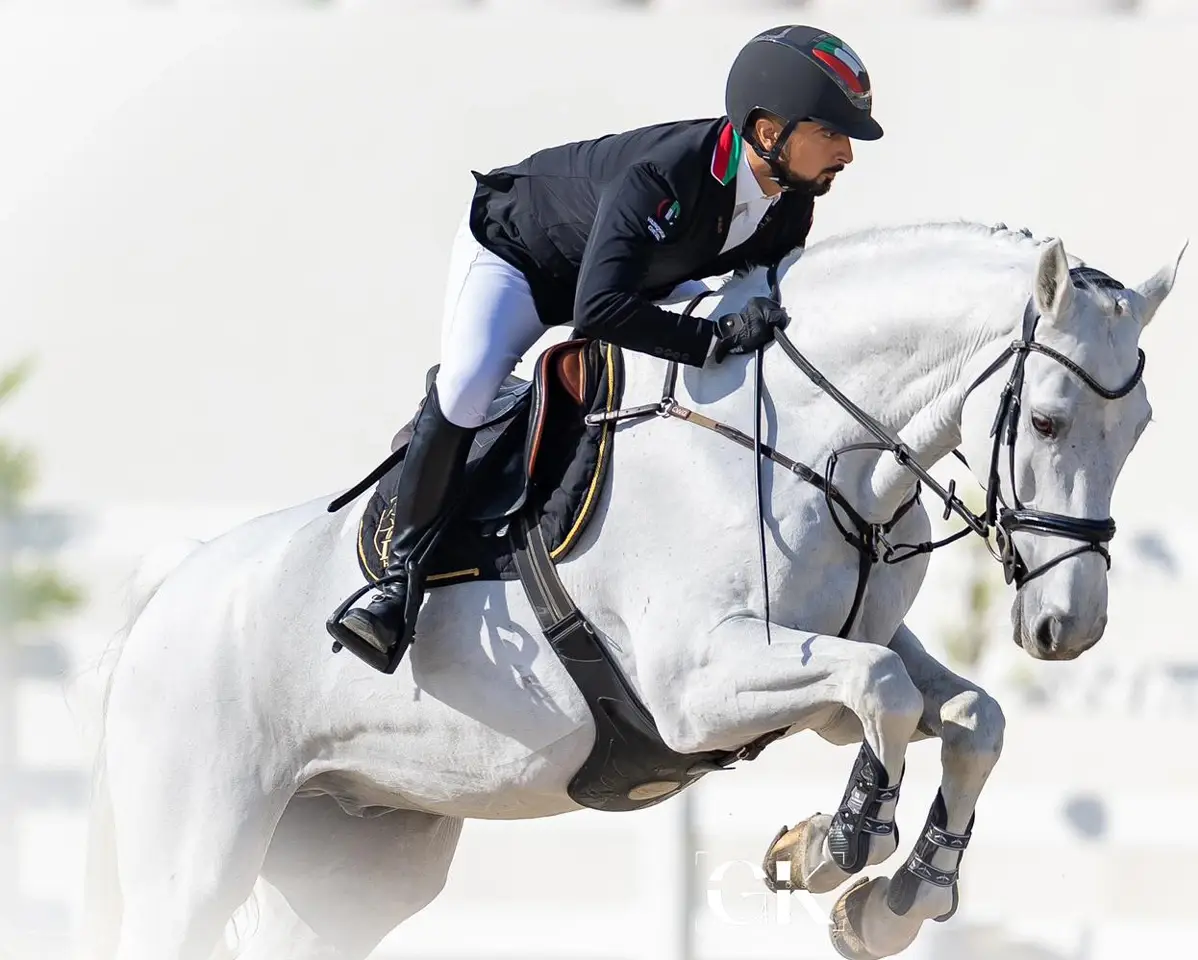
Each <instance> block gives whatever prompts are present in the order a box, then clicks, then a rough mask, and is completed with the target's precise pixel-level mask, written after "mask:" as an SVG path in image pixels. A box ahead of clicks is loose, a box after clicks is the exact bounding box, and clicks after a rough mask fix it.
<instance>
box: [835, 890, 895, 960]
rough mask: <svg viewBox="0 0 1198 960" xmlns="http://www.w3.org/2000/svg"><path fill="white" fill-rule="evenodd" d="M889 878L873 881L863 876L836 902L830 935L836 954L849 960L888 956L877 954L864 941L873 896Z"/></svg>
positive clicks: (872, 959) (870, 959) (865, 959)
mask: <svg viewBox="0 0 1198 960" xmlns="http://www.w3.org/2000/svg"><path fill="white" fill-rule="evenodd" d="M885 879H886V878H885V877H874V878H873V879H872V880H870V879H867V878H865V877H862V878H861V879H860V880H858V881H857V882H856V883H854V884H853V885H852V886H851V887H849V888H848V889H847V890H846V891H845V892H844V893H843V894H842V895H841V897H840V899H839V900H837V901H836V906H834V907H833V908H832V917H831V920H832V929H831V931H830V934H829V935H830V936H831V938H832V946H833V947H835V948H836V952H837V953H839V954H840V955H841V956H842V957H845V958H846V960H881V957H883V956H888V954H877V953H874V952H873V951H872V950H870V949H869V947H867V946H866V945H865V940H864V939H863V933H864V931H863V928H862V917H863V915H864V913H865V905H866V903H867V902H868V901H869V895H870V894H871V893H872V892H873V890H874V888H875V887H876V886H877V885H878V884H879V883H884V882H885Z"/></svg>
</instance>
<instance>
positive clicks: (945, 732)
mask: <svg viewBox="0 0 1198 960" xmlns="http://www.w3.org/2000/svg"><path fill="white" fill-rule="evenodd" d="M940 720H941V723H942V724H943V729H942V731H941V735H940V739H941V740H942V741H943V742H944V745H945V746H946V747H947V748H949V749H951V750H956V751H958V752H960V753H964V754H969V755H973V756H985V757H992V758H993V759H995V760H997V759H998V756H999V754H1001V753H1002V745H1003V734H1004V732H1005V731H1006V727H1007V718H1006V717H1005V716H1004V715H1003V711H1002V707H1000V706H999V705H998V701H997V700H995V699H994V698H993V697H992V696H990V694H988V693H986V691H984V690H979V689H973V690H966V691H964V692H962V693H959V694H958V695H957V696H955V697H953V698H952V699H951V700H949V701H948V702H947V703H946V704H945V705H944V707H943V708H942V709H941V712H940Z"/></svg>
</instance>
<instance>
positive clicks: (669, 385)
mask: <svg viewBox="0 0 1198 960" xmlns="http://www.w3.org/2000/svg"><path fill="white" fill-rule="evenodd" d="M1069 277H1070V281H1071V282H1072V283H1073V284H1074V285H1075V286H1079V287H1091V288H1093V289H1102V290H1124V289H1125V287H1124V286H1123V284H1121V283H1119V282H1118V281H1117V280H1114V279H1113V278H1111V277H1110V276H1108V275H1107V274H1105V273H1103V272H1102V271H1100V270H1096V269H1094V268H1092V267H1075V268H1073V269H1071V270H1070V271H1069ZM768 278H769V285H770V290H771V292H772V294H773V297H774V299H775V300H776V301H778V302H781V301H780V299H779V293H778V268H777V265H776V264H775V265H772V266H771V267H770V268H769V273H768ZM714 292H715V291H711V290H708V291H705V292H703V293H701V294H699V295H698V296H697V297H695V298H694V299H693V300H691V301H690V303H688V304H687V306H686V309H685V311H684V313H685V314H686V315H689V314H691V313H692V312H693V311H694V309H695V307H697V306H698V304H699V303H700V302H701V301H702V300H703V299H704V298H705V297H707V296H710V295H712V294H713V293H714ZM1039 320H1040V314H1039V313H1038V312H1037V311H1036V309H1035V304H1034V301H1032V300H1030V299H1029V301H1028V304H1027V306H1026V308H1025V309H1024V317H1023V329H1022V335H1021V336H1020V338H1019V339H1018V340H1013V341H1012V342H1011V343H1010V344H1008V345H1007V347H1006V348H1005V349H1004V350H1003V352H1002V353H1001V354H999V355H998V357H996V358H995V359H994V361H993V362H991V363H990V364H989V366H987V367H986V369H985V370H984V371H983V372H982V373H981V374H980V375H979V376H978V377H977V379H976V380H974V381H973V383H972V384H970V386H969V388H968V390H966V391H965V396H966V397H967V396H968V395H969V394H970V393H972V392H973V391H974V390H975V389H976V388H977V387H978V386H979V385H981V384H982V383H983V382H985V381H986V380H987V379H989V378H990V377H991V376H993V375H994V374H995V373H997V372H998V371H999V370H1001V369H1002V368H1003V367H1004V366H1005V365H1006V364H1007V362H1008V361H1011V360H1013V361H1014V362H1013V364H1012V367H1011V375H1010V377H1009V378H1008V380H1007V384H1006V387H1005V388H1004V389H1003V392H1002V396H1001V398H1000V400H999V406H998V410H997V412H996V413H995V417H994V423H993V425H992V427H991V429H990V435H991V436H992V437H993V438H994V444H993V447H992V452H991V456H990V471H989V478H988V482H987V487H986V507H985V512H984V513H982V514H980V515H979V514H975V513H974V512H973V511H971V510H970V509H969V508H968V507H967V506H966V505H965V504H964V503H963V502H962V501H961V499H960V498H959V497H958V496H957V494H956V482H955V481H950V482H949V485H948V487H947V488H946V487H944V486H942V485H941V484H940V483H939V482H938V481H937V480H936V479H935V478H934V477H933V476H932V475H931V474H930V473H929V472H928V471H927V470H926V469H924V467H923V466H921V465H920V464H919V462H918V461H917V460H916V459H915V457H914V455H913V454H912V452H911V450H910V448H909V447H907V445H906V444H904V443H902V442H901V441H900V440H898V438H896V437H895V436H893V435H892V434H891V433H890V431H889V430H888V429H887V428H886V427H885V426H883V425H882V424H881V423H879V422H878V421H877V420H876V419H874V418H873V417H872V416H870V415H869V414H868V413H866V412H865V411H864V410H862V409H861V408H860V407H858V406H857V405H856V404H855V403H853V402H852V401H851V400H849V398H848V397H846V396H845V395H844V394H843V393H841V392H840V391H839V390H838V389H837V388H836V387H835V386H834V385H833V384H832V383H831V382H829V381H828V379H827V378H826V377H824V375H823V374H822V373H820V371H819V370H818V369H817V368H816V367H815V366H814V365H813V364H812V363H811V361H810V360H808V359H807V358H806V357H805V356H803V354H802V353H801V352H800V351H799V350H798V348H797V347H795V345H794V343H792V342H791V340H790V338H789V337H788V336H787V335H786V334H785V332H784V331H782V330H781V329H775V331H774V342H775V343H776V344H777V345H778V346H779V348H780V349H781V350H782V352H783V353H785V354H786V356H787V357H788V358H789V359H790V360H791V362H792V363H793V364H794V365H795V366H796V367H798V368H799V369H800V370H801V371H802V372H803V373H804V374H806V376H807V377H808V378H809V379H810V380H811V381H812V382H813V383H815V384H816V386H818V387H819V388H820V389H821V390H823V391H824V392H825V393H826V394H828V396H830V397H831V398H832V399H833V400H834V401H835V402H836V403H837V404H838V405H839V406H840V407H841V408H842V409H843V410H844V411H845V412H846V413H848V414H849V415H850V416H852V417H853V418H854V419H855V420H856V421H857V422H858V423H859V424H861V425H862V426H863V427H864V428H865V429H866V430H867V431H869V433H870V434H872V435H873V436H874V437H875V438H876V439H875V440H874V441H872V442H865V443H856V444H851V445H848V446H845V447H840V448H838V449H837V450H834V451H833V452H832V453H831V454H830V455H829V457H828V462H827V465H826V468H825V470H824V473H823V474H822V475H821V474H819V473H817V472H816V471H814V470H813V469H811V468H810V467H808V466H806V465H805V464H802V463H799V462H798V461H796V460H792V459H791V458H790V457H787V456H786V455H785V454H782V453H779V452H778V451H777V450H775V449H773V448H772V447H770V446H768V445H766V444H763V443H762V442H761V435H760V430H761V412H762V390H763V381H762V360H763V356H764V349H765V348H764V347H761V348H759V349H758V351H757V355H756V366H757V376H756V378H755V390H754V392H755V410H756V414H757V415H756V417H755V423H754V436H752V437H750V436H748V435H747V434H745V433H744V432H743V431H740V430H738V429H736V428H735V427H731V426H728V425H727V424H724V423H720V422H719V421H716V420H712V419H711V418H710V417H707V416H704V415H703V414H700V413H697V412H695V411H693V410H689V409H687V408H686V407H683V406H682V405H681V404H679V403H678V401H677V400H676V399H675V398H674V390H675V385H676V383H677V377H678V364H677V363H676V362H670V363H669V364H668V366H667V368H666V378H665V384H664V386H663V389H662V398H661V400H660V401H659V402H658V403H652V404H644V405H642V406H638V407H630V408H628V409H624V410H616V411H612V412H610V413H602V414H594V415H591V416H588V417H587V418H586V420H587V423H601V422H604V421H622V420H633V419H641V418H645V417H649V416H654V415H657V416H661V417H666V418H676V419H679V420H684V421H686V422H688V423H693V424H696V425H698V426H701V427H705V428H707V429H709V430H712V431H714V432H716V433H718V434H720V435H721V436H723V437H725V438H726V439H729V440H732V441H733V442H735V443H738V444H740V445H741V446H744V447H747V448H748V449H750V450H755V451H756V452H757V507H758V521H759V535H760V551H761V564H762V580H763V588H765V620H766V625H767V629H768V624H769V591H768V588H767V587H766V583H767V582H768V581H767V580H766V576H765V573H766V571H765V520H764V517H765V509H764V501H763V496H762V489H761V469H760V468H761V460H762V459H768V460H771V461H773V462H774V463H776V464H778V465H779V466H781V467H783V468H784V469H786V470H789V471H790V472H792V473H794V474H795V475H796V476H798V477H800V478H801V479H803V480H805V481H807V482H808V483H811V484H812V485H814V486H816V487H818V488H819V489H820V490H821V491H822V492H823V494H824V500H825V503H826V505H827V507H828V512H829V514H830V515H831V517H832V519H833V521H834V522H835V524H836V526H837V528H838V529H839V530H840V532H841V534H842V535H843V536H844V538H845V539H846V540H847V541H848V542H849V543H850V544H851V545H852V546H853V547H854V548H855V549H856V550H857V552H858V555H859V557H860V566H859V571H858V578H857V590H856V594H855V596H854V598H853V602H852V606H851V608H850V610H849V613H848V617H847V619H846V620H845V623H844V625H843V626H842V627H841V630H840V632H839V634H838V635H839V636H847V635H848V631H849V630H850V629H851V628H852V626H853V623H854V621H855V620H856V617H857V614H858V613H859V612H860V608H861V603H862V600H863V598H864V595H865V587H866V582H867V580H868V577H869V573H870V571H871V569H872V567H873V565H874V564H876V563H879V562H882V563H888V564H895V563H901V562H903V561H905V560H910V559H911V558H912V557H915V556H918V555H919V554H923V553H931V552H932V551H933V550H935V549H937V548H939V547H942V546H945V545H947V544H949V543H952V542H954V541H956V540H959V539H961V538H962V537H965V536H968V535H969V534H970V533H971V532H972V533H976V534H978V535H979V536H980V537H982V539H983V540H984V541H985V542H986V545H987V547H988V548H989V549H990V552H991V554H992V555H993V556H994V557H995V559H997V560H998V561H1000V562H1001V563H1002V566H1003V574H1004V577H1005V579H1006V582H1007V583H1011V582H1012V581H1013V582H1014V583H1015V585H1016V588H1017V589H1018V588H1020V587H1022V586H1023V585H1024V584H1026V583H1027V582H1028V581H1030V580H1033V579H1035V578H1036V577H1038V576H1040V575H1041V574H1043V573H1045V572H1046V571H1048V570H1050V569H1051V568H1052V567H1055V566H1056V565H1057V564H1059V563H1061V562H1062V561H1064V560H1067V559H1069V558H1070V557H1074V556H1078V555H1079V554H1082V553H1088V552H1091V551H1093V552H1095V553H1098V554H1100V555H1101V556H1102V557H1103V559H1104V560H1105V561H1106V563H1107V566H1108V568H1109V566H1110V562H1111V558H1110V553H1109V552H1108V551H1107V548H1106V545H1107V543H1109V542H1110V541H1111V539H1112V538H1113V537H1114V535H1115V521H1114V520H1113V519H1112V518H1111V517H1106V518H1105V519H1102V520H1095V519H1089V518H1084V517H1070V516H1067V515H1064V514H1059V513H1049V512H1046V511H1042V510H1032V509H1029V508H1027V507H1026V506H1024V505H1023V503H1021V502H1020V500H1019V496H1018V493H1016V492H1015V490H1016V483H1015V439H1016V436H1017V433H1018V427H1019V411H1020V405H1021V398H1022V394H1023V384H1024V368H1025V366H1026V364H1027V358H1028V356H1029V355H1030V354H1032V353H1038V354H1040V355H1041V356H1045V357H1048V358H1049V359H1050V360H1053V361H1055V362H1057V363H1059V364H1060V365H1061V366H1063V367H1064V368H1065V369H1066V370H1068V371H1069V372H1070V373H1072V374H1073V375H1074V376H1076V377H1077V378H1078V379H1080V380H1081V381H1082V382H1083V383H1084V384H1085V385H1086V386H1087V387H1089V388H1090V389H1091V390H1093V391H1094V392H1095V393H1097V394H1098V395H1099V396H1101V397H1103V398H1105V399H1107V400H1117V399H1119V398H1121V397H1125V396H1127V395H1128V394H1129V393H1131V391H1132V390H1133V389H1135V386H1136V384H1138V383H1139V382H1140V380H1141V378H1142V377H1143V374H1144V351H1143V350H1140V351H1139V362H1138V363H1137V365H1136V369H1135V372H1134V373H1133V374H1132V375H1131V377H1129V378H1128V380H1127V381H1126V382H1125V383H1124V384H1123V385H1122V386H1120V387H1117V388H1116V389H1114V390H1110V389H1107V388H1106V387H1104V386H1103V385H1102V384H1101V383H1099V382H1098V381H1097V380H1095V379H1094V377H1092V376H1091V375H1090V374H1089V373H1087V372H1086V371H1085V370H1084V369H1082V368H1081V367H1080V366H1078V364H1076V363H1075V362H1074V361H1072V360H1070V359H1069V358H1068V357H1067V356H1065V355H1064V354H1062V353H1059V352H1058V351H1056V350H1053V349H1052V348H1051V347H1047V346H1045V345H1044V344H1042V343H1039V342H1037V341H1036V339H1035V334H1036V326H1037V324H1038V322H1039ZM1004 445H1005V446H1006V447H1007V449H1008V452H1009V458H1008V462H1009V464H1010V466H1009V470H1010V474H1011V491H1012V497H1013V499H1014V505H1013V506H1009V505H1008V504H1007V503H1006V501H1005V500H1004V499H1003V496H1002V490H1001V480H1000V476H999V461H1000V457H1001V452H1002V448H1003V446H1004ZM859 450H876V451H882V452H888V453H890V454H891V455H892V456H893V457H894V458H895V459H896V460H897V461H898V462H899V464H900V465H902V466H903V467H904V468H905V469H906V470H908V471H910V472H911V473H912V474H914V475H915V477H916V492H915V494H914V495H913V496H912V497H911V498H910V499H909V500H907V501H906V502H905V503H903V504H902V506H900V507H899V509H898V511H897V512H896V513H895V515H894V516H893V517H891V519H890V520H888V521H887V522H885V523H880V524H879V523H870V522H869V521H867V520H866V519H865V518H863V517H862V516H861V515H860V513H859V512H858V511H856V510H855V509H854V508H853V507H852V506H851V505H850V504H849V502H848V500H847V498H846V497H845V496H844V494H843V493H842V492H841V491H840V490H839V489H837V487H836V484H835V482H834V475H835V470H836V464H837V463H838V461H839V459H840V457H841V456H843V455H844V454H846V453H850V452H853V451H859ZM954 453H955V455H956V456H957V457H958V458H959V459H960V460H961V461H962V462H965V458H964V456H962V455H961V454H960V453H959V452H958V451H954ZM921 486H922V487H927V488H928V489H929V490H931V491H932V492H933V493H935V494H936V496H937V497H939V498H940V499H941V500H942V501H943V502H944V508H945V509H944V519H946V520H947V519H948V517H949V516H950V515H951V514H956V515H957V516H958V517H960V518H961V519H962V520H964V521H965V524H966V526H965V527H964V528H962V529H961V530H958V531H957V532H956V533H953V534H951V535H949V536H947V537H945V538H944V539H942V540H939V541H925V542H923V543H916V544H905V543H892V542H891V541H890V540H889V538H888V534H889V533H890V531H891V529H892V528H893V527H894V526H895V525H896V524H897V523H898V521H899V520H900V519H901V518H902V517H903V516H904V515H905V514H906V513H907V511H908V510H909V509H910V508H911V507H912V506H913V505H914V504H915V503H917V502H918V501H919V491H920V489H921ZM842 515H843V516H842ZM850 527H851V528H852V529H850ZM1021 530H1022V531H1026V532H1028V533H1034V534H1040V535H1043V536H1053V537H1063V538H1066V539H1069V540H1075V541H1078V546H1077V547H1075V548H1073V549H1071V550H1067V551H1065V552H1064V553H1062V554H1059V555H1058V556H1056V557H1053V559H1052V560H1050V561H1048V562H1047V563H1045V564H1042V565H1041V566H1039V567H1037V568H1036V569H1035V570H1031V571H1029V570H1028V568H1027V564H1026V563H1025V562H1024V560H1023V558H1022V557H1021V556H1020V555H1019V551H1018V550H1017V549H1016V547H1015V543H1014V538H1013V534H1014V533H1016V532H1017V531H1021ZM991 532H993V533H994V537H995V545H996V546H997V551H996V550H995V549H994V547H991V546H990V534H991Z"/></svg>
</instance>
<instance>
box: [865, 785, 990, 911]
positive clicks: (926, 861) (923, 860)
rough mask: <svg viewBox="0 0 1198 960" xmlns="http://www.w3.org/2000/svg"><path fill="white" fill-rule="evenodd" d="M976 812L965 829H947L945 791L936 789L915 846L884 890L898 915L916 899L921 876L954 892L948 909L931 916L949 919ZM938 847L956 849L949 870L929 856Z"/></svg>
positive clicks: (907, 909)
mask: <svg viewBox="0 0 1198 960" xmlns="http://www.w3.org/2000/svg"><path fill="white" fill-rule="evenodd" d="M976 816H977V815H976V814H975V815H974V816H973V817H970V818H969V826H968V827H966V828H965V832H964V833H949V832H948V830H946V829H945V826H946V825H947V823H948V807H947V806H945V803H944V794H943V793H942V792H940V791H937V793H936V799H935V800H934V801H932V808H931V810H929V811H928V819H927V821H926V822H925V823H924V828H923V833H922V834H920V838H919V842H918V843H916V844H915V849H914V850H912V851H911V854H910V856H908V857H907V861H906V863H904V864H903V866H902V868H901V869H900V870H898V871H897V872H896V873H895V875H894V877H893V878H892V879H891V881H890V886H889V888H888V889H887V891H886V905H887V906H888V907H889V908H890V910H891V912H893V913H894V914H896V915H897V916H900V917H901V916H905V915H906V914H907V912H908V911H909V910H910V909H911V907H912V906H913V905H914V903H915V895H916V893H918V892H919V883H920V881H921V880H924V881H927V882H928V883H932V884H935V885H936V886H938V887H951V888H952V892H953V902H952V906H951V907H950V908H949V909H948V912H947V913H942V914H941V915H940V916H938V917H934V918H933V919H935V920H936V921H937V922H938V923H943V922H944V921H945V920H948V919H949V918H950V917H952V915H953V914H954V913H956V912H957V902H958V894H957V879H958V877H959V876H960V870H961V858H962V857H963V856H964V855H965V848H966V847H968V846H969V839H970V837H971V835H972V833H973V821H974V819H975V818H976ZM941 850H949V851H953V852H955V853H956V858H955V862H954V864H953V867H952V869H951V870H944V869H941V868H940V867H934V866H932V858H933V857H935V856H936V854H937V853H938V852H939V851H941Z"/></svg>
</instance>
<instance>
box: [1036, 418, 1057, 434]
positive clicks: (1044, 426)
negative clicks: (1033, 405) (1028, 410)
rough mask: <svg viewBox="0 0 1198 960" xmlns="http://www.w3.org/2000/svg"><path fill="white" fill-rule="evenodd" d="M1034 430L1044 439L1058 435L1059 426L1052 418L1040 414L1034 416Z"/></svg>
mask: <svg viewBox="0 0 1198 960" xmlns="http://www.w3.org/2000/svg"><path fill="white" fill-rule="evenodd" d="M1032 429H1033V430H1035V431H1036V433H1038V434H1040V436H1042V437H1055V436H1056V435H1057V425H1056V424H1055V423H1053V420H1052V417H1045V416H1043V415H1041V414H1039V413H1033V414H1032Z"/></svg>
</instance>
